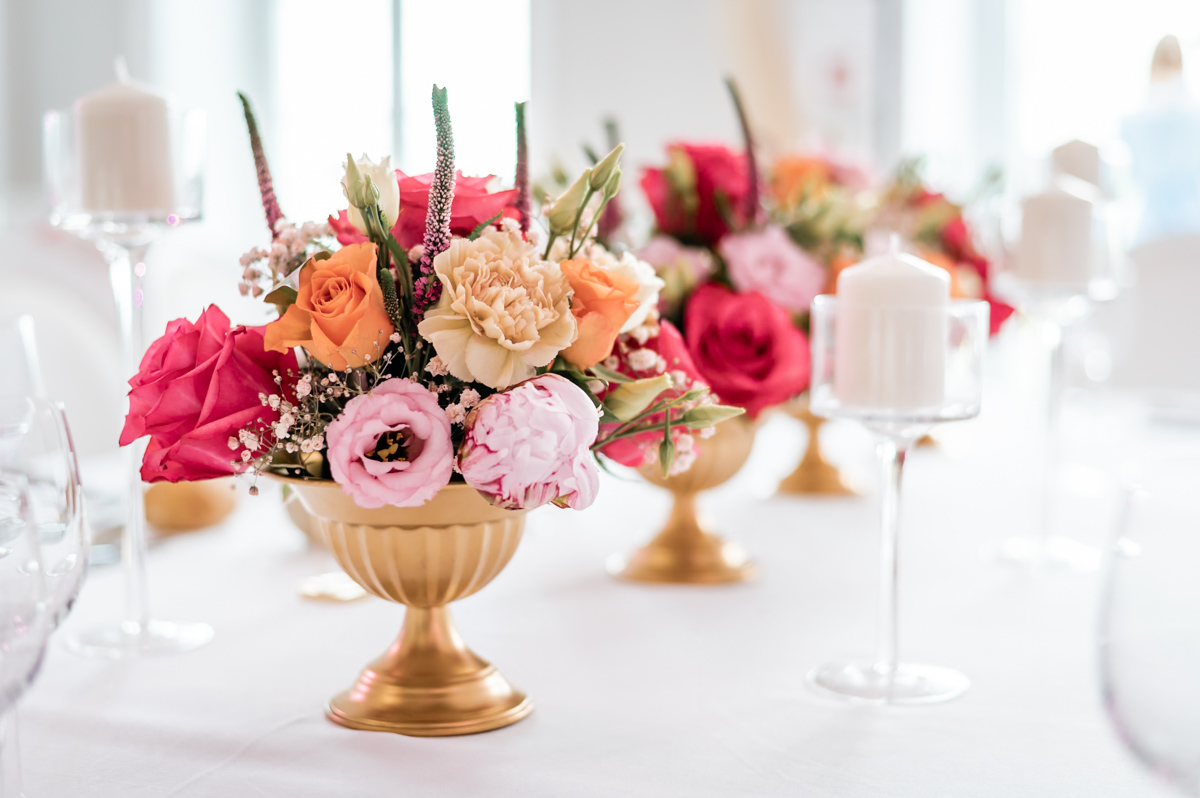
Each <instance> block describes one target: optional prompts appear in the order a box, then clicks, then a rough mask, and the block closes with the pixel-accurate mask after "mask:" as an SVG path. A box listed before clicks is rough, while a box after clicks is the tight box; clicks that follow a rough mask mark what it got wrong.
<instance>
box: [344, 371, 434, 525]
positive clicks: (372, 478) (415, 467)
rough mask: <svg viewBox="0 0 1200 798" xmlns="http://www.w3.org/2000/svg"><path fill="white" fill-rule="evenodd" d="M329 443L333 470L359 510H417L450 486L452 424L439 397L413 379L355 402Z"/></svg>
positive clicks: (394, 383) (385, 384) (381, 387)
mask: <svg viewBox="0 0 1200 798" xmlns="http://www.w3.org/2000/svg"><path fill="white" fill-rule="evenodd" d="M325 439H326V441H327V442H328V446H329V448H328V451H327V453H326V458H327V460H328V462H329V470H330V471H331V472H332V474H333V478H334V480H336V481H337V482H338V484H340V485H341V486H342V490H344V491H345V492H346V493H347V494H349V495H350V496H351V497H353V498H354V501H355V503H356V504H358V506H359V507H366V508H376V507H383V506H384V505H388V504H390V505H394V506H396V507H418V506H420V505H422V504H424V503H425V502H427V501H429V500H430V499H432V498H433V496H434V495H435V494H436V493H437V492H438V491H439V490H441V489H442V488H443V487H445V486H446V484H447V483H449V482H450V475H451V473H452V471H453V462H454V447H453V444H452V443H451V440H450V422H449V420H447V418H446V414H445V411H443V410H442V408H441V407H440V406H439V405H438V400H437V396H436V395H435V394H434V393H432V392H431V391H429V390H428V389H427V388H425V387H424V386H422V385H420V384H418V383H415V382H411V381H410V380H404V379H399V378H393V379H390V380H387V381H386V382H383V383H380V384H379V385H377V386H376V387H375V389H374V390H373V391H371V393H369V394H364V395H362V396H356V397H354V398H353V399H351V400H350V401H349V402H347V403H346V406H345V407H344V408H343V409H342V413H341V415H340V416H338V417H337V418H336V419H334V420H333V421H331V422H330V423H329V426H328V427H326V428H325Z"/></svg>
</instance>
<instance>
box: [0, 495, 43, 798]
mask: <svg viewBox="0 0 1200 798" xmlns="http://www.w3.org/2000/svg"><path fill="white" fill-rule="evenodd" d="M51 616H52V611H51V608H50V606H49V604H48V602H47V601H46V584H45V581H44V579H43V573H42V567H41V558H40V554H39V540H38V534H37V528H36V526H35V524H34V521H33V517H32V515H31V512H30V508H29V496H28V490H27V486H26V484H25V480H24V478H23V477H21V476H20V475H16V474H11V473H2V472H0V794H2V795H5V796H10V795H11V796H19V795H20V794H21V758H20V753H19V748H18V745H17V718H16V704H17V700H18V699H19V698H20V697H21V696H22V695H23V694H24V693H25V690H26V689H27V688H28V687H29V685H30V684H32V682H33V679H34V677H35V676H36V675H37V672H38V668H40V667H41V664H42V656H43V655H44V653H45V651H46V640H47V638H48V637H49V636H50V630H51V628H52V617H51Z"/></svg>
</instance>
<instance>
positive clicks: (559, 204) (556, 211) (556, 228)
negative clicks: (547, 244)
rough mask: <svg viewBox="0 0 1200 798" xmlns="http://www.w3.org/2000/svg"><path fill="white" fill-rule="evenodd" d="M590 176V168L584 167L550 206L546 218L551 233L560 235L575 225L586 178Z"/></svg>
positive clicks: (586, 182) (584, 194) (584, 190)
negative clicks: (577, 177)
mask: <svg viewBox="0 0 1200 798" xmlns="http://www.w3.org/2000/svg"><path fill="white" fill-rule="evenodd" d="M591 176H592V170H591V169H584V170H583V174H581V175H580V176H579V179H578V180H576V181H575V182H574V183H572V184H571V187H570V188H568V189H567V192H566V193H565V194H563V195H562V196H561V197H559V198H558V200H556V201H555V203H554V204H553V205H552V206H550V214H549V217H548V220H549V222H550V234H551V235H562V234H564V233H569V232H571V228H572V227H574V226H575V217H576V216H577V215H578V214H579V209H580V208H581V207H582V206H583V199H584V197H585V196H587V191H588V180H589V179H590V178H591Z"/></svg>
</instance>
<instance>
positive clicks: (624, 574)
mask: <svg viewBox="0 0 1200 798" xmlns="http://www.w3.org/2000/svg"><path fill="white" fill-rule="evenodd" d="M607 566H608V572H609V573H610V574H612V575H613V576H615V577H617V578H618V579H624V580H626V581H629V582H646V583H650V584H658V585H727V584H736V583H739V582H750V581H752V580H754V579H755V578H757V577H758V565H757V564H756V563H755V562H754V561H753V560H751V559H750V555H749V554H747V553H746V551H745V550H744V549H743V548H742V547H741V546H739V545H737V544H736V543H732V542H730V541H728V540H723V539H721V538H719V537H717V536H716V535H711V534H708V533H707V532H700V533H699V534H698V535H696V536H694V537H689V538H687V539H684V540H662V538H661V536H660V537H659V538H656V539H654V540H652V541H651V542H650V543H648V544H646V545H645V546H643V547H642V548H640V549H638V550H637V551H635V552H633V553H632V554H630V555H628V556H626V555H623V554H614V555H613V556H612V557H610V558H609V560H608V563H607Z"/></svg>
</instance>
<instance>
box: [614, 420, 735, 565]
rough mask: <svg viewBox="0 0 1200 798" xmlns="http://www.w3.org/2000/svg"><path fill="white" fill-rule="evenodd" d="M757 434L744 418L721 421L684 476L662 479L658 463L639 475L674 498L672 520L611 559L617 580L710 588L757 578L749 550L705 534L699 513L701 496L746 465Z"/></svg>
mask: <svg viewBox="0 0 1200 798" xmlns="http://www.w3.org/2000/svg"><path fill="white" fill-rule="evenodd" d="M755 429H756V427H755V424H754V422H753V421H750V420H749V419H747V418H746V417H745V416H737V417H735V418H731V419H728V420H726V421H722V422H721V423H720V424H718V425H717V426H716V427H715V428H714V431H713V435H712V437H711V438H708V439H706V440H701V441H699V446H700V454H699V456H698V457H697V458H696V462H695V463H693V464H692V467H691V468H690V469H688V470H687V471H685V472H683V473H682V474H677V475H675V476H670V477H665V478H664V477H663V475H662V469H661V467H660V466H659V465H658V464H657V463H656V464H654V465H650V466H644V467H643V468H642V469H641V474H642V477H643V478H645V479H646V481H647V482H650V483H652V484H654V485H657V486H659V487H661V488H665V489H666V490H669V491H670V492H671V496H672V500H673V504H672V507H671V514H670V516H669V517H668V518H667V523H666V525H665V526H664V527H663V528H662V529H661V530H660V531H659V533H658V534H657V535H656V536H655V537H654V539H653V540H651V541H650V542H649V543H647V544H646V545H645V546H642V547H641V548H640V549H637V550H636V551H634V552H633V553H631V554H629V555H620V554H618V555H614V556H613V557H611V558H609V561H608V570H609V572H610V573H611V574H613V576H616V577H619V578H621V579H627V580H629V581H632V582H652V583H657V584H676V585H711V584H727V583H731V582H748V581H750V580H751V579H754V578H755V577H756V576H757V575H758V566H756V565H755V564H754V562H753V561H752V560H751V559H750V556H749V555H748V554H746V552H745V550H743V549H742V547H741V546H739V545H737V544H736V543H733V542H731V541H728V540H725V539H724V538H722V537H721V536H720V535H718V534H716V533H715V532H713V531H711V530H710V529H708V528H706V527H707V525H706V524H705V522H704V520H703V519H702V517H701V516H700V514H699V513H698V511H697V508H696V498H697V496H699V494H700V493H702V492H704V491H706V490H710V489H712V488H715V487H717V486H718V485H721V484H722V483H724V482H726V481H728V480H729V479H730V478H731V477H733V475H734V474H736V473H737V472H738V471H739V470H740V469H741V467H742V466H743V465H745V463H746V460H747V458H749V457H750V450H751V449H752V448H753V447H754V432H755Z"/></svg>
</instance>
